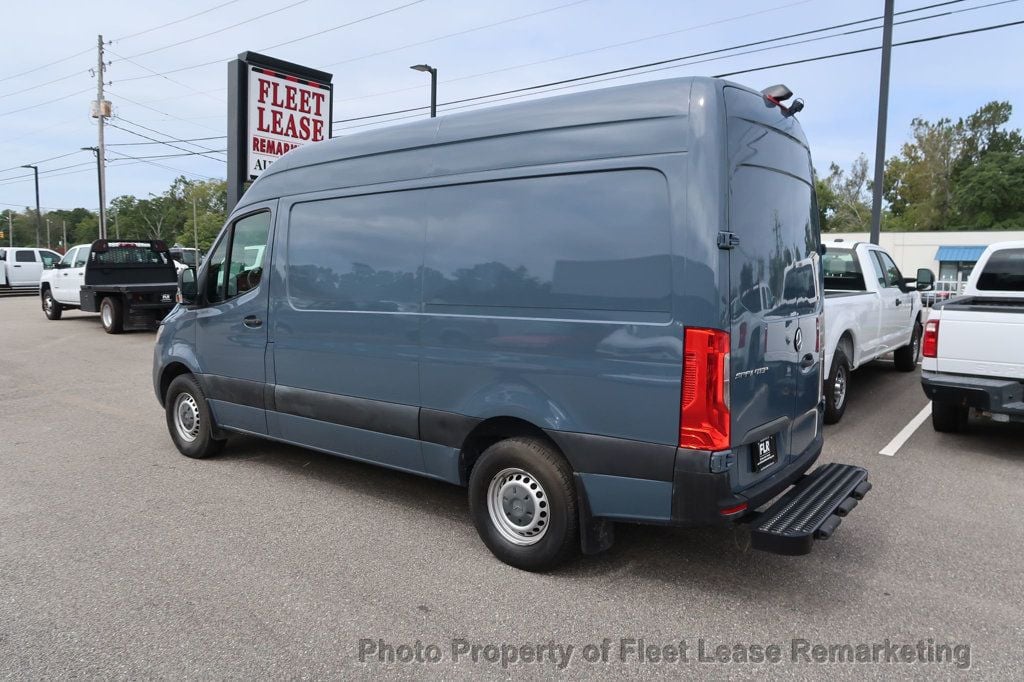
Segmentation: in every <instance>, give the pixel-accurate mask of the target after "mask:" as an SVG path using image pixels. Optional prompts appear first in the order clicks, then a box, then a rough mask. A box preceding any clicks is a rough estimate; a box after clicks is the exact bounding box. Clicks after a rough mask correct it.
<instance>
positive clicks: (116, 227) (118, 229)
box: [114, 211, 121, 239]
mask: <svg viewBox="0 0 1024 682" xmlns="http://www.w3.org/2000/svg"><path fill="white" fill-rule="evenodd" d="M114 237H115V238H116V239H120V238H121V226H120V225H118V223H117V211H114Z"/></svg>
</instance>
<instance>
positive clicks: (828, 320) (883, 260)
mask: <svg viewBox="0 0 1024 682" xmlns="http://www.w3.org/2000/svg"><path fill="white" fill-rule="evenodd" d="M824 247H825V254H824V256H823V257H822V264H823V268H824V282H825V368H826V375H825V391H824V393H825V422H826V423H828V424H834V423H836V422H838V421H839V420H840V419H841V418H842V416H843V413H844V412H845V411H846V401H847V397H848V390H849V385H850V381H851V373H852V372H853V371H854V370H855V369H857V368H858V367H861V366H862V365H864V364H866V363H868V362H871V361H872V360H877V359H878V358H881V357H883V356H885V355H886V354H888V353H892V354H893V364H894V365H895V367H896V369H897V370H899V371H901V372H911V371H913V370H915V369H916V368H917V361H918V359H919V358H920V349H921V334H922V326H921V325H922V322H921V320H922V312H921V311H922V305H921V294H920V293H919V289H927V288H928V287H930V286H931V285H932V283H933V282H934V281H935V275H934V273H932V272H931V271H930V270H927V269H923V268H922V269H921V270H918V272H917V276H916V278H914V279H908V278H905V277H904V276H903V274H902V273H901V272H900V269H899V267H897V265H896V261H895V260H894V259H893V257H892V255H890V254H889V253H888V252H887V251H886V250H885V249H883V248H881V247H880V246H877V245H875V244H866V243H863V242H856V243H848V242H842V241H834V242H826V243H825V244H824Z"/></svg>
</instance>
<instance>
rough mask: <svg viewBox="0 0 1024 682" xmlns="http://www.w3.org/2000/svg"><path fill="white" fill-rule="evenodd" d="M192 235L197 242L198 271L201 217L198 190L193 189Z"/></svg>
mask: <svg viewBox="0 0 1024 682" xmlns="http://www.w3.org/2000/svg"><path fill="white" fill-rule="evenodd" d="M191 194H192V233H193V234H194V235H195V240H196V270H198V269H199V215H198V213H197V212H196V188H195V187H193V188H192V192H191Z"/></svg>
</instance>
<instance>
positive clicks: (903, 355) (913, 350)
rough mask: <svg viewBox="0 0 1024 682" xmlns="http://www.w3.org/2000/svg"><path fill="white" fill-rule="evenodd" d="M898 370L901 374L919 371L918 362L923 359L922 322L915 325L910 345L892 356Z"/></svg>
mask: <svg viewBox="0 0 1024 682" xmlns="http://www.w3.org/2000/svg"><path fill="white" fill-rule="evenodd" d="M892 358H893V360H894V361H895V362H896V369H898V370H899V371H901V372H913V371H914V370H915V369H917V361H918V360H920V359H921V322H920V320H919V321H917V322H915V323H914V331H913V333H912V334H911V335H910V343H909V344H907V345H906V346H903V348H897V349H896V351H895V352H894V353H893V354H892Z"/></svg>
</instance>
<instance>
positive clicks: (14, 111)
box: [0, 88, 92, 116]
mask: <svg viewBox="0 0 1024 682" xmlns="http://www.w3.org/2000/svg"><path fill="white" fill-rule="evenodd" d="M91 91H92V88H86V89H85V90H79V91H77V92H72V93H71V94H68V95H64V96H63V97H55V98H54V99H48V100H46V101H45V102H37V103H36V104H30V105H28V106H27V107H21V108H20V109H11V110H10V111H4V112H0V116H10V115H11V114H18V113H21V112H22V111H28V110H29V109H35V108H37V107H44V106H46V105H47V104H53V103H54V102H60V101H61V100H65V99H70V98H72V97H77V96H78V95H81V94H84V93H86V92H91Z"/></svg>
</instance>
